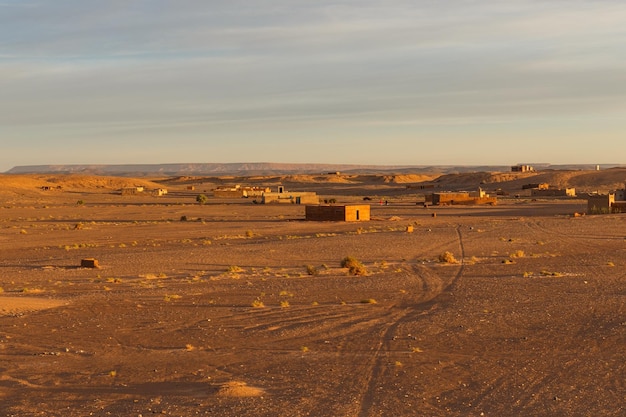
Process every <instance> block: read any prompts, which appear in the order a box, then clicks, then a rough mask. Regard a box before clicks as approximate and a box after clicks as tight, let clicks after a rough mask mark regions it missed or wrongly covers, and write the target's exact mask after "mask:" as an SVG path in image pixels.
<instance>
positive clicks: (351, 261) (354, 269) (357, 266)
mask: <svg viewBox="0 0 626 417" xmlns="http://www.w3.org/2000/svg"><path fill="white" fill-rule="evenodd" d="M341 267H342V268H348V272H349V273H350V274H351V275H365V274H367V269H366V268H365V265H363V264H362V263H361V261H359V260H358V259H356V258H353V257H352V256H346V257H345V258H343V260H342V261H341Z"/></svg>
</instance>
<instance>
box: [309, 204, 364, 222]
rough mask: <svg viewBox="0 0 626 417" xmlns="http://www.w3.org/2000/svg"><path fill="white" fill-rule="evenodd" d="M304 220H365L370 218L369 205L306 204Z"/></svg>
mask: <svg viewBox="0 0 626 417" xmlns="http://www.w3.org/2000/svg"><path fill="white" fill-rule="evenodd" d="M305 213H306V214H305V217H306V220H313V221H338V222H342V221H343V222H366V221H369V220H370V206H369V205H368V204H354V205H338V206H327V205H317V206H310V205H309V206H306V208H305Z"/></svg>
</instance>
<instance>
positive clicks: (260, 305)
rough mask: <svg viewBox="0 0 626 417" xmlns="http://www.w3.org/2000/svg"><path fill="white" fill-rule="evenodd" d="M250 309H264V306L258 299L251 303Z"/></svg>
mask: <svg viewBox="0 0 626 417" xmlns="http://www.w3.org/2000/svg"><path fill="white" fill-rule="evenodd" d="M252 307H254V308H263V307H265V304H264V303H263V301H261V300H259V299H258V298H257V299H256V300H254V301H253V302H252Z"/></svg>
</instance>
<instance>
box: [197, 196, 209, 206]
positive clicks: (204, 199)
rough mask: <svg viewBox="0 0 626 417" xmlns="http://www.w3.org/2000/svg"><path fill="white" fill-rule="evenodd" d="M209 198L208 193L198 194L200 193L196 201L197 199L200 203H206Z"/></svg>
mask: <svg viewBox="0 0 626 417" xmlns="http://www.w3.org/2000/svg"><path fill="white" fill-rule="evenodd" d="M208 199H209V198H208V197H207V196H206V195H204V194H198V195H197V196H196V201H197V202H198V203H200V204H204V203H206V202H207V201H208Z"/></svg>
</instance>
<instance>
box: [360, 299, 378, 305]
mask: <svg viewBox="0 0 626 417" xmlns="http://www.w3.org/2000/svg"><path fill="white" fill-rule="evenodd" d="M376 303H377V302H376V300H374V299H373V298H366V299H365V300H361V304H376Z"/></svg>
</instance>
